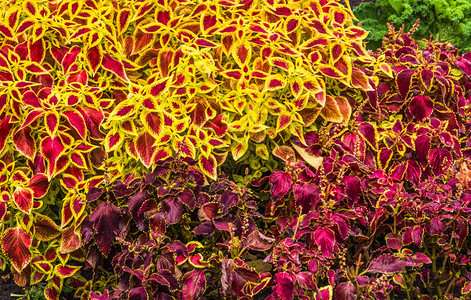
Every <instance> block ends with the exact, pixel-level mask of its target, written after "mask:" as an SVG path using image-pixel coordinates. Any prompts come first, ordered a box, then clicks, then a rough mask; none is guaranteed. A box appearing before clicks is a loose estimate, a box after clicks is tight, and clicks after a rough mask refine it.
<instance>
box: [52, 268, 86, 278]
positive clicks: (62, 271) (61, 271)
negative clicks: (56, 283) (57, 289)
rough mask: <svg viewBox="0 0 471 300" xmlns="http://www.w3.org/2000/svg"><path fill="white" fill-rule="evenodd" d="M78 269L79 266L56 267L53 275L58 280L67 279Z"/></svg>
mask: <svg viewBox="0 0 471 300" xmlns="http://www.w3.org/2000/svg"><path fill="white" fill-rule="evenodd" d="M80 268H81V267H80V266H68V265H57V266H56V267H55V268H54V274H56V275H57V276H58V277H60V278H67V277H70V276H73V275H74V274H75V273H76V272H77V271H78V270H80Z"/></svg>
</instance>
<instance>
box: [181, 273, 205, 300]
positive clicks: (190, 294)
mask: <svg viewBox="0 0 471 300" xmlns="http://www.w3.org/2000/svg"><path fill="white" fill-rule="evenodd" d="M205 290H206V278H205V276H204V270H193V271H191V272H188V273H186V274H185V275H184V276H183V289H182V296H183V300H195V299H198V298H199V296H200V295H201V294H202V293H204V291H205Z"/></svg>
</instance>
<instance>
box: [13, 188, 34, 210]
mask: <svg viewBox="0 0 471 300" xmlns="http://www.w3.org/2000/svg"><path fill="white" fill-rule="evenodd" d="M13 202H14V203H15V205H16V207H17V208H18V209H19V210H21V211H22V212H24V213H25V214H30V213H31V210H32V209H33V191H32V190H31V189H29V188H17V189H16V191H15V192H14V193H13Z"/></svg>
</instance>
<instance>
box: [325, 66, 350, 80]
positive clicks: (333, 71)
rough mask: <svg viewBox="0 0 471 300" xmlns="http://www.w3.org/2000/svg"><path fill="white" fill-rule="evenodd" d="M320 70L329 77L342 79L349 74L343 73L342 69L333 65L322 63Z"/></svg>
mask: <svg viewBox="0 0 471 300" xmlns="http://www.w3.org/2000/svg"><path fill="white" fill-rule="evenodd" d="M319 71H320V72H321V73H322V74H324V75H325V76H327V77H331V78H334V79H340V78H344V77H345V76H347V74H344V73H342V71H341V70H339V69H337V68H335V67H333V66H331V65H320V66H319Z"/></svg>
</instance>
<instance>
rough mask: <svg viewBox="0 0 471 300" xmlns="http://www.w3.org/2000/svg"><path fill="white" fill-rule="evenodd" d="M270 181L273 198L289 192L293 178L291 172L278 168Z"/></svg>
mask: <svg viewBox="0 0 471 300" xmlns="http://www.w3.org/2000/svg"><path fill="white" fill-rule="evenodd" d="M270 183H271V193H272V195H273V198H275V199H278V198H281V197H283V196H284V195H286V193H288V191H289V189H290V187H291V183H292V178H291V175H290V174H289V173H286V172H282V171H279V170H276V171H274V172H273V174H271V176H270Z"/></svg>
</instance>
